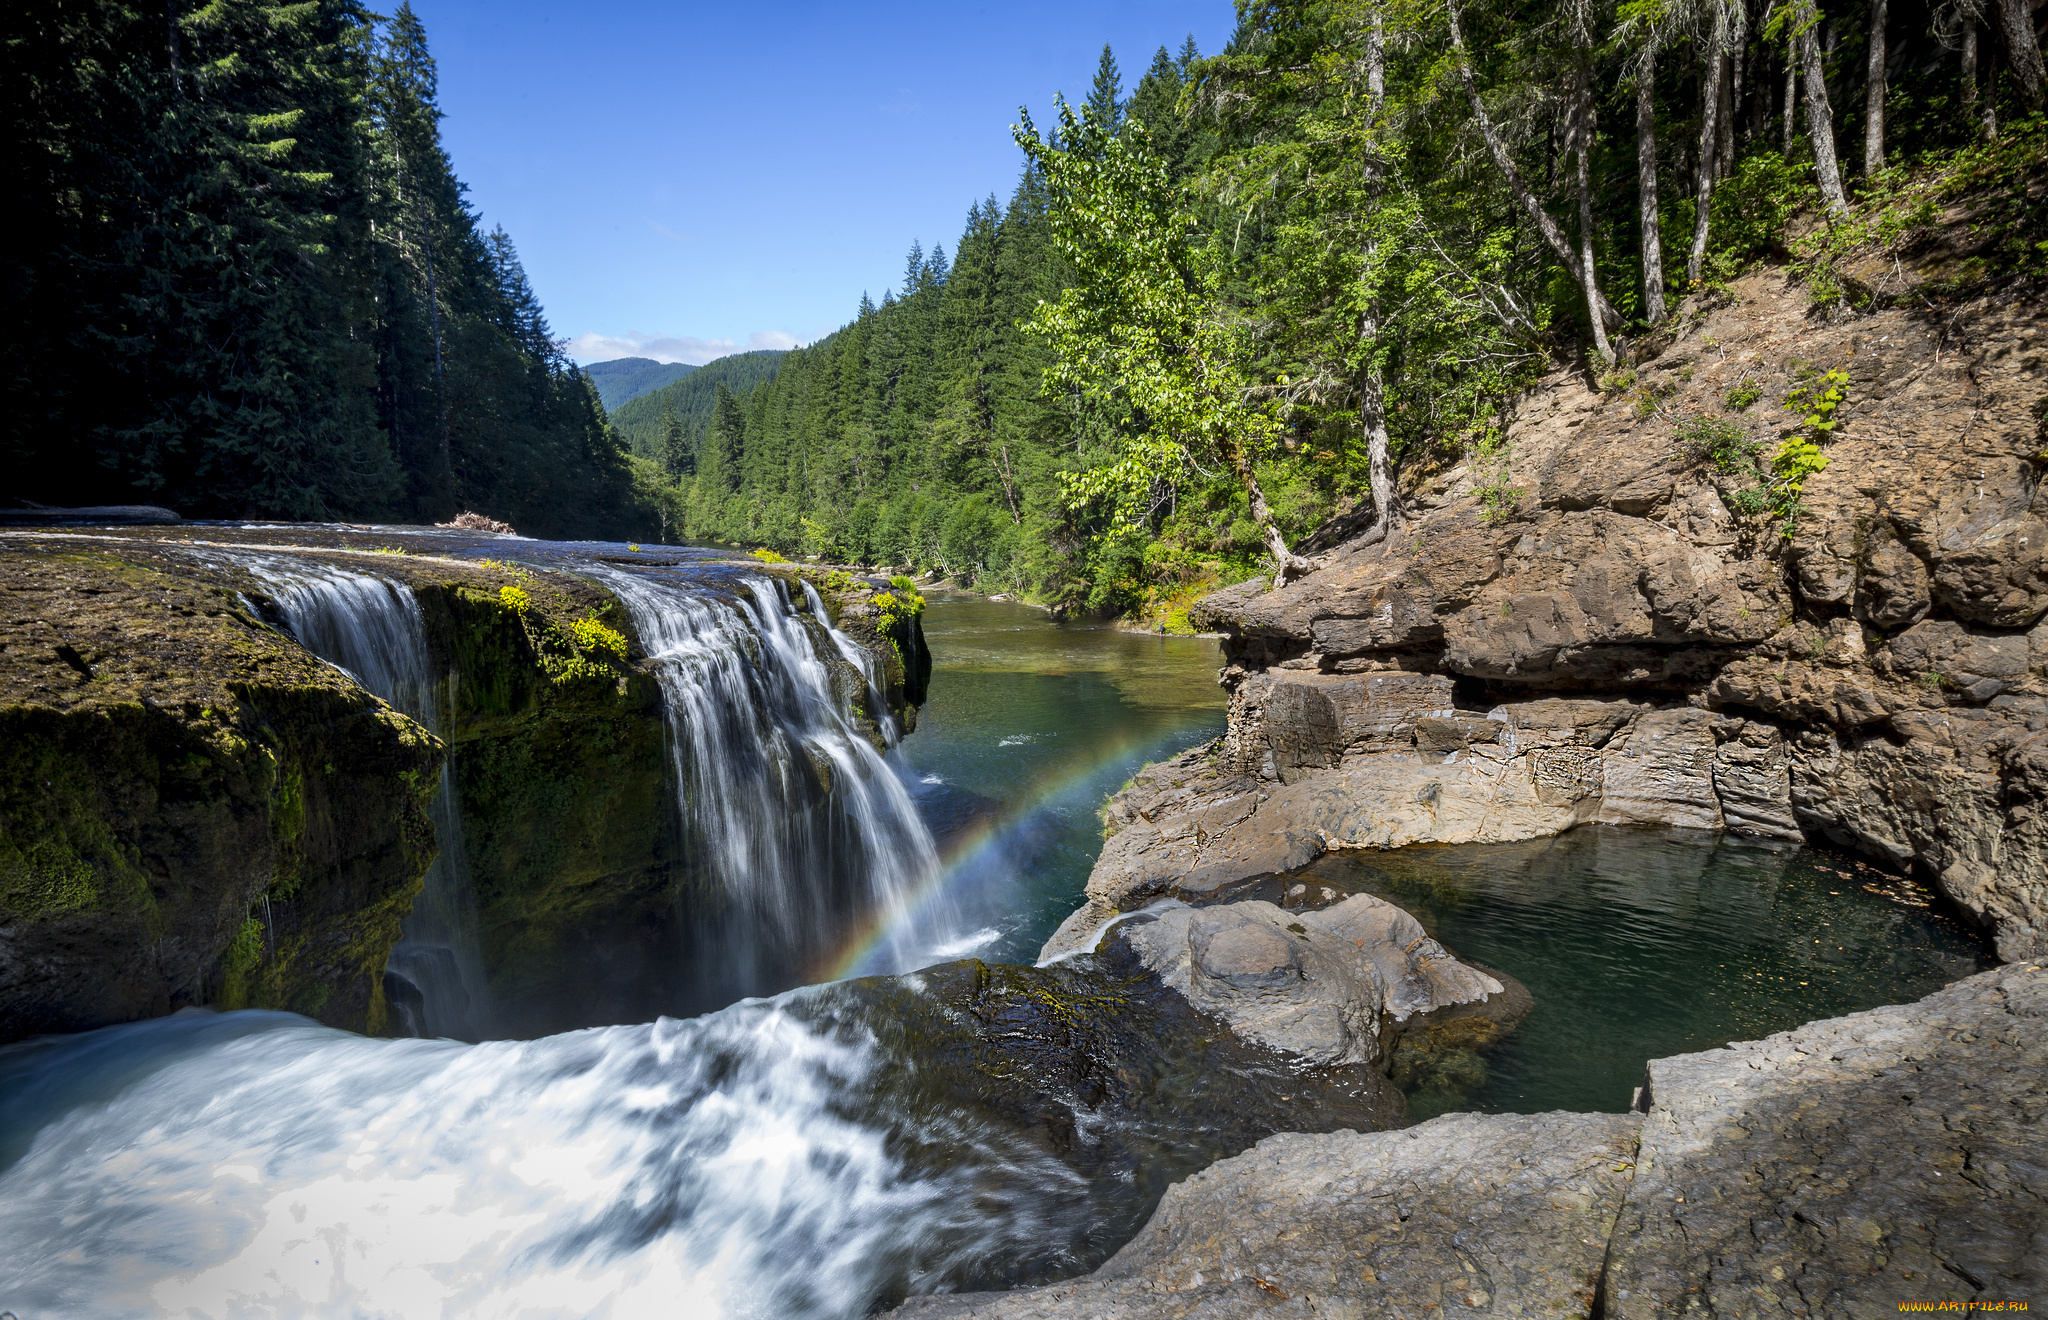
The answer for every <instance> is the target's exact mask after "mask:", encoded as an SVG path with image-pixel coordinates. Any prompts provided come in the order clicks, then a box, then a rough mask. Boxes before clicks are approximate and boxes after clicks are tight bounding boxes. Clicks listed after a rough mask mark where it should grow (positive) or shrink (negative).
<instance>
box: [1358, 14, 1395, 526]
mask: <svg viewBox="0 0 2048 1320" xmlns="http://www.w3.org/2000/svg"><path fill="white" fill-rule="evenodd" d="M1365 90H1366V97H1367V105H1368V107H1369V113H1370V114H1371V116H1372V131H1373V132H1375V133H1377V132H1378V131H1379V119H1380V113H1381V111H1382V110H1383V109H1384V107H1385V103H1386V95H1387V58H1386V27H1385V18H1384V15H1383V14H1382V13H1381V11H1380V10H1379V9H1377V8H1375V9H1374V10H1373V11H1372V26H1371V27H1370V28H1369V29H1367V32H1366V38H1365ZM1365 174H1366V178H1367V179H1368V180H1369V181H1370V182H1371V184H1372V187H1373V191H1374V192H1375V193H1377V192H1378V191H1379V184H1380V156H1379V152H1378V150H1377V149H1373V150H1372V151H1371V154H1369V155H1368V156H1367V157H1366V162H1365ZM1374 255H1375V244H1374V243H1372V242H1368V243H1367V245H1366V248H1365V251H1364V253H1363V256H1364V258H1365V260H1364V263H1363V264H1364V265H1365V266H1366V267H1367V268H1368V269H1370V267H1371V265H1372V262H1373V257H1374ZM1379 337H1380V308H1379V298H1378V296H1377V294H1375V296H1374V297H1372V298H1369V299H1367V301H1366V305H1365V309H1364V310H1363V311H1362V312H1361V313H1360V314H1359V318H1358V341H1359V347H1360V349H1361V350H1362V351H1363V352H1364V353H1365V354H1366V358H1365V373H1364V378H1363V379H1362V380H1361V381H1360V383H1359V389H1358V422H1359V427H1360V429H1362V430H1363V431H1364V432H1365V452H1366V457H1367V459H1368V462H1369V468H1368V472H1367V478H1368V480H1369V481H1370V482H1371V484H1372V507H1373V513H1374V514H1375V515H1376V520H1375V522H1374V526H1373V530H1372V532H1371V533H1370V534H1368V537H1367V542H1368V543H1370V542H1372V541H1379V540H1383V539H1385V538H1386V536H1387V535H1388V533H1389V532H1390V531H1391V529H1392V528H1393V525H1394V472H1393V461H1392V459H1391V457H1390V455H1389V448H1390V444H1391V441H1390V439H1389V437H1388V434H1387V391H1386V382H1385V381H1384V380H1382V379H1381V377H1380V359H1379Z"/></svg>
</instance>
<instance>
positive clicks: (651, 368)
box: [583, 357, 697, 412]
mask: <svg viewBox="0 0 2048 1320" xmlns="http://www.w3.org/2000/svg"><path fill="white" fill-rule="evenodd" d="M696 369H697V368H696V367H695V366H693V365H691V364H690V363H687V362H656V361H655V360H654V359H653V358H641V357H631V358H614V359H613V360H611V361H610V362H592V363H590V364H589V365H587V366H585V367H584V368H583V374H584V375H586V376H588V377H590V382H591V384H593V385H595V386H597V397H598V401H599V402H600V403H602V404H604V406H605V410H606V411H607V412H616V411H618V408H619V405H620V404H623V403H625V402H627V401H628V400H630V399H637V398H639V397H640V396H641V395H643V394H652V393H653V392H654V391H656V390H658V389H660V388H661V387H662V386H664V385H667V384H669V383H670V382H671V381H677V380H681V379H682V378H683V377H685V376H687V375H689V374H690V373H691V372H693V371H695V370H696Z"/></svg>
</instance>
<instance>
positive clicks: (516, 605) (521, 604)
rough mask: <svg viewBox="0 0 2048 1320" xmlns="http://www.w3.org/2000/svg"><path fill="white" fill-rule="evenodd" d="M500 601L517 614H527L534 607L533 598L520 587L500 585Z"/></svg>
mask: <svg viewBox="0 0 2048 1320" xmlns="http://www.w3.org/2000/svg"><path fill="white" fill-rule="evenodd" d="M498 603H499V604H501V605H503V606H504V607H505V608H506V609H508V610H511V611H512V612H513V613H515V614H522V615H523V614H525V613H526V612H527V611H528V610H530V609H532V608H533V598H532V597H531V596H529V595H527V594H526V592H525V591H524V590H523V589H521V588H519V587H499V588H498Z"/></svg>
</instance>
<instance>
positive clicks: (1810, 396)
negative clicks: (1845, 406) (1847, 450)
mask: <svg viewBox="0 0 2048 1320" xmlns="http://www.w3.org/2000/svg"><path fill="white" fill-rule="evenodd" d="M1848 397H1849V373H1848V372H1846V371H1842V370H1839V369H1830V370H1828V371H1824V372H1814V371H1812V370H1811V369H1810V368H1809V369H1807V370H1805V371H1802V372H1801V373H1800V374H1799V377H1798V378H1797V380H1796V382H1795V383H1794V385H1793V386H1792V388H1791V390H1790V391H1788V392H1787V393H1786V395H1785V406H1786V407H1787V408H1789V409H1791V410H1792V411H1793V412H1796V413H1799V414H1800V415H1801V416H1800V419H1799V424H1800V425H1801V426H1803V427H1805V428H1806V429H1807V430H1808V431H1809V432H1811V433H1812V434H1813V435H1814V436H1815V437H1818V438H1825V437H1826V436H1827V435H1828V433H1829V432H1831V431H1833V430H1834V429H1835V410H1836V409H1837V408H1840V407H1841V406H1842V402H1843V400H1845V399H1847V398H1848Z"/></svg>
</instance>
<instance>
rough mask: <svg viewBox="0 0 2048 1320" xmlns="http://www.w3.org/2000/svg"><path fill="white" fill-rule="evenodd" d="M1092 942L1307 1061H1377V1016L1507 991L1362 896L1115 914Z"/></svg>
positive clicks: (1398, 913)
mask: <svg viewBox="0 0 2048 1320" xmlns="http://www.w3.org/2000/svg"><path fill="white" fill-rule="evenodd" d="M1103 946H1104V948H1105V949H1110V948H1124V949H1128V950H1129V951H1130V952H1131V954H1132V955H1133V956H1134V957H1135V958H1136V960H1137V962H1138V964H1139V965H1140V966H1143V967H1145V968H1146V969H1147V970H1149V971H1151V972H1152V973H1154V974H1155V975H1157V976H1158V977H1159V978H1160V980H1162V981H1163V982H1165V983H1166V984H1167V985H1168V986H1170V987H1172V988H1173V989H1174V990H1177V991H1179V992H1180V993H1181V994H1182V995H1184V996H1186V997H1187V1000H1188V1002H1189V1003H1190V1004H1192V1005H1194V1007H1195V1008H1196V1009H1198V1010H1200V1011H1201V1012H1204V1013H1207V1014H1210V1015H1211V1016H1213V1017H1216V1018H1218V1019H1220V1020H1221V1021H1223V1022H1225V1023H1227V1024H1229V1026H1230V1028H1231V1030H1233V1031H1235V1032H1237V1033H1238V1034H1239V1035H1242V1036H1245V1037H1248V1038H1249V1039H1252V1040H1256V1041H1259V1042H1260V1043H1262V1044H1265V1045H1269V1046H1271V1047H1272V1048H1274V1049H1277V1050H1284V1051H1286V1052H1288V1053H1290V1054H1294V1055H1297V1056H1300V1057H1301V1058H1303V1059H1306V1060H1308V1061H1310V1062H1312V1063H1315V1064H1359V1065H1364V1066H1368V1067H1372V1066H1381V1065H1383V1063H1384V1057H1383V1055H1384V1049H1383V1041H1382V1036H1381V1030H1382V1022H1383V1021H1388V1022H1391V1023H1394V1024H1398V1023H1402V1022H1405V1021H1406V1020H1407V1019H1409V1018H1411V1017H1414V1016H1418V1015H1424V1014H1429V1013H1433V1012H1436V1011H1438V1010H1441V1009H1445V1008H1448V1007H1451V1006H1453V1005H1478V1004H1483V1003H1484V1002H1485V1001H1487V1000H1488V999H1489V998H1494V997H1501V996H1504V995H1505V993H1506V990H1505V987H1504V986H1503V984H1502V982H1501V981H1499V980H1497V979H1496V978H1494V977H1492V976H1490V975H1488V974H1486V973H1485V972H1481V971H1478V970H1477V969H1475V968H1472V967H1468V966H1466V965H1465V964H1464V963H1461V962H1459V961H1458V960H1457V959H1456V958H1455V957H1453V956H1452V955H1451V953H1450V952H1449V951H1448V950H1446V949H1445V948H1444V947H1443V946H1442V945H1441V944H1438V943H1437V942H1436V941H1435V940H1433V939H1430V938H1429V937H1428V936H1427V935H1425V934H1424V933H1423V930H1422V927H1421V925H1420V924H1419V923H1417V922H1416V920H1415V918H1414V917H1412V916H1410V915H1409V914H1408V913H1406V912H1404V911H1402V910H1401V909H1400V908H1398V907H1396V906H1394V905H1393V904H1392V903H1388V902H1386V901H1384V900H1382V899H1378V898H1374V897H1372V896H1370V895H1367V894H1356V895H1353V896H1352V897H1350V898H1347V899H1345V900H1344V901H1343V902H1342V903H1339V904H1336V905H1335V906H1333V907H1328V908H1323V909H1321V910H1319V911H1315V912H1299V913H1296V912H1288V911H1286V910H1285V909H1283V908H1279V907H1276V906H1274V905H1273V904H1271V903H1264V902H1256V901H1254V902H1245V903H1230V904H1225V905H1222V906H1218V907H1210V908H1171V909H1167V910H1165V911H1162V912H1158V913H1146V914H1144V915H1142V916H1138V917H1133V918H1130V919H1129V920H1126V921H1123V922H1119V923H1118V924H1117V925H1116V926H1114V927H1113V928H1112V929H1111V930H1110V932H1109V934H1108V935H1107V936H1106V937H1105V938H1104V944H1103Z"/></svg>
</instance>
